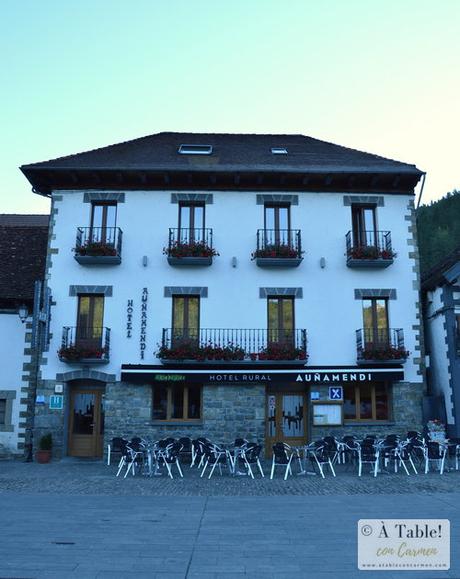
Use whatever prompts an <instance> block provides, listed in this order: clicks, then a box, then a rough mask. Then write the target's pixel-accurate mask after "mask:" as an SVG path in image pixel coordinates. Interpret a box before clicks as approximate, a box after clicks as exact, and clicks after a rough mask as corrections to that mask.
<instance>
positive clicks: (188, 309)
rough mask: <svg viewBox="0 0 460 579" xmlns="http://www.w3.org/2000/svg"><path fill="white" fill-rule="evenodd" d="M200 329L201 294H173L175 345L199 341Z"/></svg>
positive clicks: (173, 334)
mask: <svg viewBox="0 0 460 579" xmlns="http://www.w3.org/2000/svg"><path fill="white" fill-rule="evenodd" d="M199 330H200V298H199V296H173V300H172V341H173V344H174V345H177V344H180V343H183V342H198V336H199Z"/></svg>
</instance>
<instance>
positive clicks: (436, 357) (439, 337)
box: [425, 287, 454, 424]
mask: <svg viewBox="0 0 460 579" xmlns="http://www.w3.org/2000/svg"><path fill="white" fill-rule="evenodd" d="M442 292H443V288H442V287H438V288H436V289H435V290H433V291H430V292H428V294H427V300H428V306H427V310H426V323H425V328H426V333H427V336H426V338H427V343H428V345H429V346H430V367H431V378H432V380H431V382H432V387H433V393H434V394H436V395H441V394H442V395H443V396H444V402H445V406H446V416H447V423H448V424H454V415H453V404H452V399H451V395H452V390H451V387H450V378H451V376H450V372H449V357H448V346H447V344H446V330H445V328H444V323H445V321H446V319H445V316H444V313H443V312H442V309H443V307H444V304H443V303H442V301H441V300H442Z"/></svg>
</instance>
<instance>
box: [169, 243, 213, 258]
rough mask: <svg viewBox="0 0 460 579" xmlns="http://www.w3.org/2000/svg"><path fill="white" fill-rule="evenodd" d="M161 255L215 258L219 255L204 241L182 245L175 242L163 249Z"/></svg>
mask: <svg viewBox="0 0 460 579" xmlns="http://www.w3.org/2000/svg"><path fill="white" fill-rule="evenodd" d="M163 253H164V254H166V255H167V256H168V257H176V258H181V257H215V256H217V255H219V254H218V253H217V251H216V250H215V249H214V248H213V247H210V246H209V245H208V244H207V243H205V242H204V241H191V242H188V243H183V242H180V241H175V242H174V243H172V244H171V245H170V246H169V247H165V248H164V249H163Z"/></svg>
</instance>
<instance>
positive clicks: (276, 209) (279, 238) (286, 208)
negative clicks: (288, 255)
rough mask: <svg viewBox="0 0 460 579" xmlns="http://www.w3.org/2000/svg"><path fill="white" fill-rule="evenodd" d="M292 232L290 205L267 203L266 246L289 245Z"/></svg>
mask: <svg viewBox="0 0 460 579" xmlns="http://www.w3.org/2000/svg"><path fill="white" fill-rule="evenodd" d="M290 230H291V206H290V204H289V203H284V204H281V203H265V205H264V232H265V245H281V244H284V245H289V241H290V234H289V232H290Z"/></svg>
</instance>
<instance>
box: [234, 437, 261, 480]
mask: <svg viewBox="0 0 460 579" xmlns="http://www.w3.org/2000/svg"><path fill="white" fill-rule="evenodd" d="M261 450H262V446H261V445H260V444H257V443H255V442H249V443H248V444H246V445H245V447H244V449H243V452H242V454H241V459H242V462H243V464H244V466H245V467H246V469H247V471H248V474H249V476H250V477H251V478H254V473H253V471H252V468H251V465H252V466H257V467H258V469H259V472H260V474H261V476H262V478H265V475H264V469H263V468H262V465H261V464H260V459H259V455H260V452H261ZM234 468H235V465H234Z"/></svg>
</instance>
